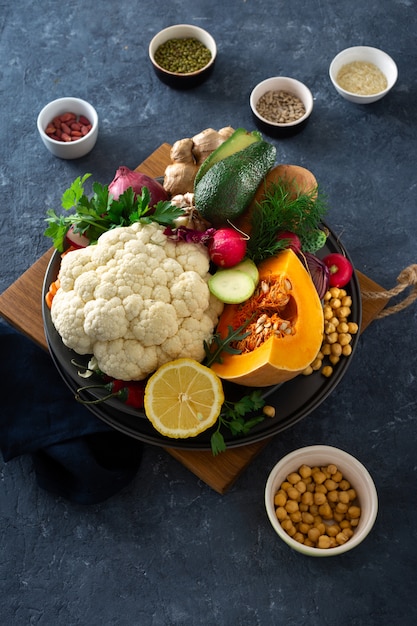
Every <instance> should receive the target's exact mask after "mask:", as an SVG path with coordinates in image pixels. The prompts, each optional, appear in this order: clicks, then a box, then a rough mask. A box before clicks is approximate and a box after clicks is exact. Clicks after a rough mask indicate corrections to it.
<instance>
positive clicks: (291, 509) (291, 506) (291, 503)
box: [284, 500, 298, 513]
mask: <svg viewBox="0 0 417 626" xmlns="http://www.w3.org/2000/svg"><path fill="white" fill-rule="evenodd" d="M284 509H285V510H286V511H287V513H295V511H298V503H297V502H296V501H295V500H288V502H287V503H286V505H285V506H284Z"/></svg>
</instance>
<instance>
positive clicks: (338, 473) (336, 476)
mask: <svg viewBox="0 0 417 626" xmlns="http://www.w3.org/2000/svg"><path fill="white" fill-rule="evenodd" d="M342 478H343V474H342V472H341V471H340V470H336V472H335V473H334V474H333V480H334V481H335V482H336V483H340V481H341V480H342Z"/></svg>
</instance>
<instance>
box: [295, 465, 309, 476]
mask: <svg viewBox="0 0 417 626" xmlns="http://www.w3.org/2000/svg"><path fill="white" fill-rule="evenodd" d="M298 473H299V474H300V476H301V478H304V479H305V478H309V477H310V476H311V467H310V466H309V465H302V466H301V467H300V469H299V470H298Z"/></svg>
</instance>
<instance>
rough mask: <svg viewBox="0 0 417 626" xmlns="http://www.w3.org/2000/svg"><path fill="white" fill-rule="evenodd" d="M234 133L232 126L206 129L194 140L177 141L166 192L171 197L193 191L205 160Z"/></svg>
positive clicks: (166, 171)
mask: <svg viewBox="0 0 417 626" xmlns="http://www.w3.org/2000/svg"><path fill="white" fill-rule="evenodd" d="M233 132H234V129H233V128H232V127H231V126H227V127H225V128H221V129H220V130H219V131H217V130H213V129H212V128H206V130H203V131H202V132H201V133H198V134H197V135H195V136H194V137H192V138H186V139H179V140H178V141H176V142H175V143H174V145H173V146H172V148H171V152H170V158H171V164H170V165H168V166H167V168H166V169H165V175H164V183H163V184H164V189H165V191H166V192H167V193H169V194H170V196H175V195H177V194H185V193H187V192H191V191H193V188H194V179H195V177H196V174H197V172H198V169H199V167H200V165H201V164H202V162H203V161H204V159H206V158H207V157H208V155H209V154H211V153H212V152H213V150H215V149H216V148H218V146H220V145H221V144H222V143H223V142H224V141H226V139H227V138H228V137H230V135H231V134H232V133H233Z"/></svg>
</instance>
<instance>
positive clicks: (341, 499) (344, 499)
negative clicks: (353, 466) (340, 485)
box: [339, 491, 350, 504]
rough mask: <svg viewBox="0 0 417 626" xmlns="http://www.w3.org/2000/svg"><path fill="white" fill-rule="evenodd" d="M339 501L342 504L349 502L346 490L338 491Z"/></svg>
mask: <svg viewBox="0 0 417 626" xmlns="http://www.w3.org/2000/svg"><path fill="white" fill-rule="evenodd" d="M339 502H342V503H343V504H349V502H350V498H349V493H348V492H347V491H341V492H340V493H339Z"/></svg>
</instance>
